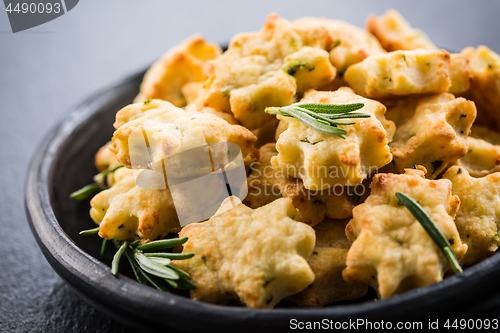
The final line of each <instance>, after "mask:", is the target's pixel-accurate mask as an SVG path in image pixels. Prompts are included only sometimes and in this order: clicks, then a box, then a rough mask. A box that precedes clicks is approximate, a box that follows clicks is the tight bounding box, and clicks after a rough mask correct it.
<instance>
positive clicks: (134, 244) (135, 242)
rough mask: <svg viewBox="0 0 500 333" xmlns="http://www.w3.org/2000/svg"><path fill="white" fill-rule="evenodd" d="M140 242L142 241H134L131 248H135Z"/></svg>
mask: <svg viewBox="0 0 500 333" xmlns="http://www.w3.org/2000/svg"><path fill="white" fill-rule="evenodd" d="M140 241H141V240H140V239H136V240H135V241H133V242H132V243H130V246H132V247H134V246H136V245H137V244H139V242H140Z"/></svg>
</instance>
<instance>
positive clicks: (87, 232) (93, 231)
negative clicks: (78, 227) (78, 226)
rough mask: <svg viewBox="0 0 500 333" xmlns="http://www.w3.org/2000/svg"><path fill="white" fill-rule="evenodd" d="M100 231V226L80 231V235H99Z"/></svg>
mask: <svg viewBox="0 0 500 333" xmlns="http://www.w3.org/2000/svg"><path fill="white" fill-rule="evenodd" d="M98 233H99V227H97V228H94V229H89V230H83V231H80V235H82V236H89V235H97V234H98Z"/></svg>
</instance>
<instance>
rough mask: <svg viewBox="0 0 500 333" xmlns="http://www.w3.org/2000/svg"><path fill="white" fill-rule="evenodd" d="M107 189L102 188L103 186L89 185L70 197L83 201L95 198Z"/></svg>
mask: <svg viewBox="0 0 500 333" xmlns="http://www.w3.org/2000/svg"><path fill="white" fill-rule="evenodd" d="M105 189H106V187H105V186H102V185H101V184H89V185H85V186H84V187H82V188H81V189H79V190H78V191H75V192H73V193H71V194H70V195H69V197H70V198H71V199H73V200H76V201H82V200H85V199H88V198H90V197H93V196H94V195H96V194H97V193H99V192H101V191H102V190H105Z"/></svg>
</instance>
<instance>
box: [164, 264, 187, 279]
mask: <svg viewBox="0 0 500 333" xmlns="http://www.w3.org/2000/svg"><path fill="white" fill-rule="evenodd" d="M168 267H170V268H172V269H173V270H174V271H176V272H177V274H179V276H180V277H184V278H186V279H189V273H188V272H185V271H183V270H182V269H180V268H178V267H176V266H174V265H172V264H170V265H168Z"/></svg>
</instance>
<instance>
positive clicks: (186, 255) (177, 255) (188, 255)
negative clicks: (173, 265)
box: [144, 252, 194, 260]
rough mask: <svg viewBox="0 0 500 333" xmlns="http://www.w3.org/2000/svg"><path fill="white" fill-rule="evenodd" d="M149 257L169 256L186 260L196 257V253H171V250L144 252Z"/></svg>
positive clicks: (173, 258)
mask: <svg viewBox="0 0 500 333" xmlns="http://www.w3.org/2000/svg"><path fill="white" fill-rule="evenodd" d="M144 255H145V256H146V257H148V258H150V259H151V258H155V257H156V258H169V259H172V260H184V259H189V258H192V257H194V253H169V252H152V253H144Z"/></svg>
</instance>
